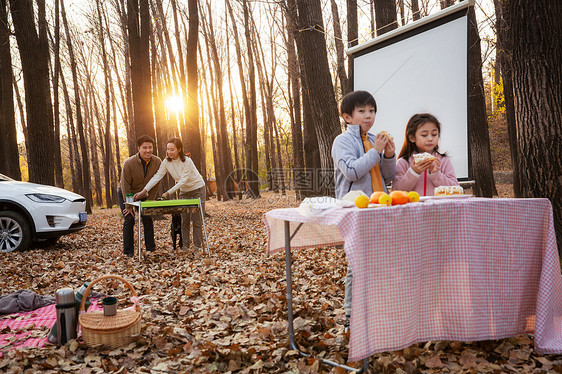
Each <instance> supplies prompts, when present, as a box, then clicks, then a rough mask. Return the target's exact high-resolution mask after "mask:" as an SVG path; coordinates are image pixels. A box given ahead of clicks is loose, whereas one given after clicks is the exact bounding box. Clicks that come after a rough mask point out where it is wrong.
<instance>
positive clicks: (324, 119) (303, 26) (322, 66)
mask: <svg viewBox="0 0 562 374" xmlns="http://www.w3.org/2000/svg"><path fill="white" fill-rule="evenodd" d="M297 9H298V24H299V29H300V30H301V32H300V33H298V34H297V48H298V52H299V59H300V60H301V62H302V66H303V70H302V72H303V73H304V74H303V89H304V94H303V96H305V97H307V98H308V100H309V102H308V103H309V105H310V109H311V113H314V114H313V117H314V121H310V120H312V118H306V117H305V124H304V126H305V129H306V128H309V129H312V128H314V131H315V133H316V137H317V140H318V154H319V157H320V163H321V166H322V170H324V171H325V172H326V173H328V172H330V170H332V168H333V161H332V156H331V149H332V142H333V140H334V138H335V137H336V136H337V134H338V133H340V132H341V127H340V125H339V116H338V111H337V104H336V100H335V96H334V88H333V86H332V79H331V76H330V68H329V66H328V55H327V50H326V40H325V39H324V24H323V20H322V8H321V4H320V0H303V1H298V2H297ZM307 25H309V26H308V27H307ZM299 39H300V41H301V43H298V40H299ZM305 105H306V102H305ZM307 119H308V120H309V122H308V123H307ZM305 136H306V133H305ZM320 187H321V188H320V190H322V192H325V193H328V192H330V191H327V189H328V186H320Z"/></svg>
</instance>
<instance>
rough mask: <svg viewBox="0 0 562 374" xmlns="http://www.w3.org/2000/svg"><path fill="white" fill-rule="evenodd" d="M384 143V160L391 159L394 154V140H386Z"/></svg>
mask: <svg viewBox="0 0 562 374" xmlns="http://www.w3.org/2000/svg"><path fill="white" fill-rule="evenodd" d="M387 139H388V141H387V142H386V146H385V147H384V158H393V157H394V152H395V151H396V145H395V144H394V140H392V139H390V138H388V137H387Z"/></svg>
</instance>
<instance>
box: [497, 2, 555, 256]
mask: <svg viewBox="0 0 562 374" xmlns="http://www.w3.org/2000/svg"><path fill="white" fill-rule="evenodd" d="M504 6H505V7H506V8H505V9H506V10H507V13H508V15H509V25H510V33H509V34H510V38H509V39H510V40H513V41H514V43H513V44H512V48H513V50H512V69H513V70H512V74H513V93H514V102H515V119H516V124H517V140H518V141H517V146H518V148H517V151H518V153H519V156H520V157H519V164H518V167H519V173H520V176H521V192H522V195H523V197H546V198H548V199H549V200H550V202H551V203H552V209H553V212H554V225H555V228H556V238H557V242H558V250H559V251H562V183H561V182H562V166H561V165H562V164H561V163H560V160H561V159H562V146H561V144H562V64H561V63H560V61H562V39H561V38H560V35H562V22H561V20H562V3H560V2H559V1H548V0H537V1H532V2H528V1H521V0H510V1H506V2H505V3H504ZM537 20H539V22H537ZM515 41H517V43H515Z"/></svg>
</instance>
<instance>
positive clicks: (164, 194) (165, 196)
mask: <svg viewBox="0 0 562 374" xmlns="http://www.w3.org/2000/svg"><path fill="white" fill-rule="evenodd" d="M162 197H163V198H164V199H166V200H168V199H169V198H170V194H169V193H168V192H164V193H163V194H162Z"/></svg>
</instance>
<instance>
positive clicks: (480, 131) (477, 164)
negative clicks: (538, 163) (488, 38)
mask: <svg viewBox="0 0 562 374" xmlns="http://www.w3.org/2000/svg"><path fill="white" fill-rule="evenodd" d="M468 22H469V28H468V44H469V51H468V85H469V87H468V112H469V113H470V116H469V118H468V121H469V123H468V127H469V137H470V139H471V142H470V161H471V162H470V169H471V175H472V176H473V178H474V179H475V180H476V183H475V185H474V187H473V191H474V193H475V194H476V195H478V196H485V197H492V196H493V195H494V194H496V193H497V192H496V185H495V184H494V176H493V170H492V156H491V153H490V137H489V133H488V118H487V116H486V98H485V95H484V82H483V80H482V56H481V53H480V36H479V35H478V26H477V24H476V15H475V13H474V7H470V8H469V12H468Z"/></svg>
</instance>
